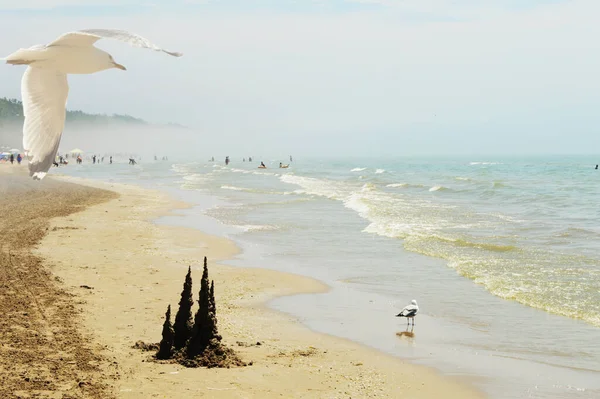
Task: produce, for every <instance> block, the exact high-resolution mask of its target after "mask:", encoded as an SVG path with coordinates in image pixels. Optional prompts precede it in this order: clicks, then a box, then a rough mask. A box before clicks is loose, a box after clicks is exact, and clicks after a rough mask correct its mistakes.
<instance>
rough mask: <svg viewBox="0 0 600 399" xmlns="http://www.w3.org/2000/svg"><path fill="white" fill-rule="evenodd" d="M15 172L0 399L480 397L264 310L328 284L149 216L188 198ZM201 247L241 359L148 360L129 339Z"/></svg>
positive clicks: (138, 334) (5, 241) (154, 329)
mask: <svg viewBox="0 0 600 399" xmlns="http://www.w3.org/2000/svg"><path fill="white" fill-rule="evenodd" d="M15 170H17V168H10V167H4V166H3V167H1V168H0V173H1V174H2V177H1V181H2V185H1V187H2V193H3V195H2V202H1V204H2V205H1V206H2V208H3V210H5V211H4V212H3V215H8V216H7V219H5V220H4V222H5V223H4V225H3V226H5V227H4V228H3V238H2V251H1V252H0V256H1V257H2V265H3V273H2V274H1V276H2V281H1V283H2V284H1V285H0V286H1V289H2V291H1V294H2V295H0V298H1V300H2V310H3V311H4V312H3V313H4V314H6V315H7V317H6V318H4V319H3V321H2V324H0V326H1V327H0V328H1V329H2V335H1V336H2V337H3V338H2V339H1V343H2V345H1V346H0V350H2V356H0V372H1V373H0V374H1V375H2V384H1V387H0V397H22V398H25V397H44V398H54V397H57V398H58V397H65V398H67V397H73V398H79V397H82V398H83V397H86V398H87V397H90V398H112V397H117V398H152V397H157V398H179V397H207V398H275V397H278V398H281V397H286V398H290V397H293V398H377V397H378V398H396V397H398V398H441V397H443V398H478V397H482V395H481V394H480V393H479V392H478V391H476V390H475V389H474V388H472V387H471V386H470V385H469V383H468V382H465V381H458V380H455V379H453V378H450V377H446V376H442V375H440V374H438V373H437V372H435V371H434V370H431V369H428V368H425V367H422V366H417V365H413V364H410V363H406V362H403V361H401V360H399V359H396V358H393V357H390V356H387V355H384V354H381V353H379V352H377V351H375V350H371V349H369V348H366V347H363V346H360V345H358V344H355V343H353V342H349V341H346V340H342V339H338V338H335V337H331V336H327V335H323V334H317V333H315V332H312V331H310V330H309V329H307V328H305V327H304V326H302V325H301V324H300V323H298V322H297V321H296V320H295V319H294V318H292V317H290V316H287V315H285V314H281V313H277V312H275V311H272V310H270V309H268V308H267V307H266V306H265V302H266V301H268V300H269V299H271V298H274V297H276V296H281V295H291V294H296V293H318V292H324V291H326V290H327V287H326V286H325V285H323V284H321V283H320V282H318V281H315V280H312V279H309V278H305V277H301V276H297V275H292V274H285V273H280V272H276V271H272V270H268V269H267V267H268V265H257V266H261V267H265V269H257V268H252V269H245V268H237V267H231V266H225V265H220V264H219V261H222V260H225V259H229V258H231V257H232V256H234V255H235V254H236V253H237V252H238V251H239V249H238V248H237V247H236V246H235V245H234V244H233V243H232V242H231V241H228V240H226V239H222V238H219V237H214V236H209V235H206V234H203V233H202V232H200V231H198V230H192V229H186V228H182V227H165V226H158V225H156V224H153V223H152V220H154V219H156V218H157V217H160V216H162V215H166V214H169V212H171V211H172V210H174V209H181V208H185V207H186V206H187V205H186V204H184V203H180V202H176V201H174V200H172V199H171V198H169V197H168V196H167V195H166V194H164V193H161V192H157V191H150V190H145V189H141V188H137V187H134V186H126V185H119V184H109V183H99V182H93V181H89V180H80V179H76V178H66V177H60V178H49V179H45V180H44V181H43V182H33V181H31V180H29V179H28V178H27V177H26V175H25V173H24V172H25V171H24V170H23V171H22V173H21V172H14V171H15ZM14 254H17V256H16V257H15V256H13V255H14ZM204 256H207V257H208V259H209V273H210V278H211V279H214V281H215V291H216V300H217V316H218V320H219V331H220V333H221V334H222V335H223V337H224V343H225V344H227V345H228V346H230V347H232V348H234V349H235V350H236V351H238V352H239V354H240V355H241V357H242V359H243V360H245V361H247V362H252V363H253V364H252V366H248V367H243V368H232V369H186V368H184V367H182V366H179V365H174V364H160V363H155V362H149V360H150V354H149V353H144V352H141V351H139V350H137V349H133V348H132V345H133V344H134V343H135V342H136V341H138V340H143V341H146V342H158V341H159V340H160V333H161V326H162V321H163V316H164V312H165V310H166V308H167V305H169V304H170V305H171V306H172V307H173V308H174V309H176V307H177V303H178V301H179V295H180V292H181V289H182V284H183V280H184V276H185V273H186V271H187V268H188V266H191V267H192V278H193V283H194V292H195V293H196V296H197V291H198V289H199V281H200V276H201V264H202V259H203V257H204ZM15 258H16V259H15ZM194 310H195V309H194ZM5 332H8V334H7V333H5ZM390 333H391V334H393V332H390ZM258 342H260V345H257V343H258ZM11 395H12V396H11Z"/></svg>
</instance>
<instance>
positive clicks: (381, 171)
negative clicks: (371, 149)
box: [375, 169, 385, 174]
mask: <svg viewBox="0 0 600 399" xmlns="http://www.w3.org/2000/svg"><path fill="white" fill-rule="evenodd" d="M383 172H385V169H377V170H376V171H375V173H376V174H380V173H383Z"/></svg>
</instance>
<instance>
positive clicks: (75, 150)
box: [69, 148, 83, 154]
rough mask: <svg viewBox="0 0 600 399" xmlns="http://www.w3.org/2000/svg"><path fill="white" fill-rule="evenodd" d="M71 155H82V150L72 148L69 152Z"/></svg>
mask: <svg viewBox="0 0 600 399" xmlns="http://www.w3.org/2000/svg"><path fill="white" fill-rule="evenodd" d="M69 152H70V153H71V154H81V153H83V150H82V149H81V148H73V149H72V150H71V151H69Z"/></svg>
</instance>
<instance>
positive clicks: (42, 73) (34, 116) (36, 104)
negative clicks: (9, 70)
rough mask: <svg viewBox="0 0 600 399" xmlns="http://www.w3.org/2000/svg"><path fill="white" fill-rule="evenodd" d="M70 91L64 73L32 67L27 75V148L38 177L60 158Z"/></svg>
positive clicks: (23, 85) (24, 88)
mask: <svg viewBox="0 0 600 399" xmlns="http://www.w3.org/2000/svg"><path fill="white" fill-rule="evenodd" d="M68 94H69V84H68V83H67V75H65V74H64V73H60V72H56V71H53V70H48V69H41V68H35V67H29V68H27V70H26V71H25V74H24V75H23V80H22V82H21V96H22V98H23V115H24V116H25V123H24V124H23V148H24V150H25V155H27V157H28V158H29V175H30V176H33V178H34V179H38V180H41V179H43V178H44V176H46V172H48V170H49V169H50V167H51V166H52V163H53V162H54V159H55V158H56V152H57V151H58V145H59V143H60V137H61V136H62V132H63V129H64V127H65V116H66V111H65V105H66V103H67V96H68Z"/></svg>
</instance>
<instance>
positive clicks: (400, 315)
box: [396, 312, 406, 317]
mask: <svg viewBox="0 0 600 399" xmlns="http://www.w3.org/2000/svg"><path fill="white" fill-rule="evenodd" d="M396 317H406V316H404V315H403V314H402V312H400V313H398V314H397V315H396Z"/></svg>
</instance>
